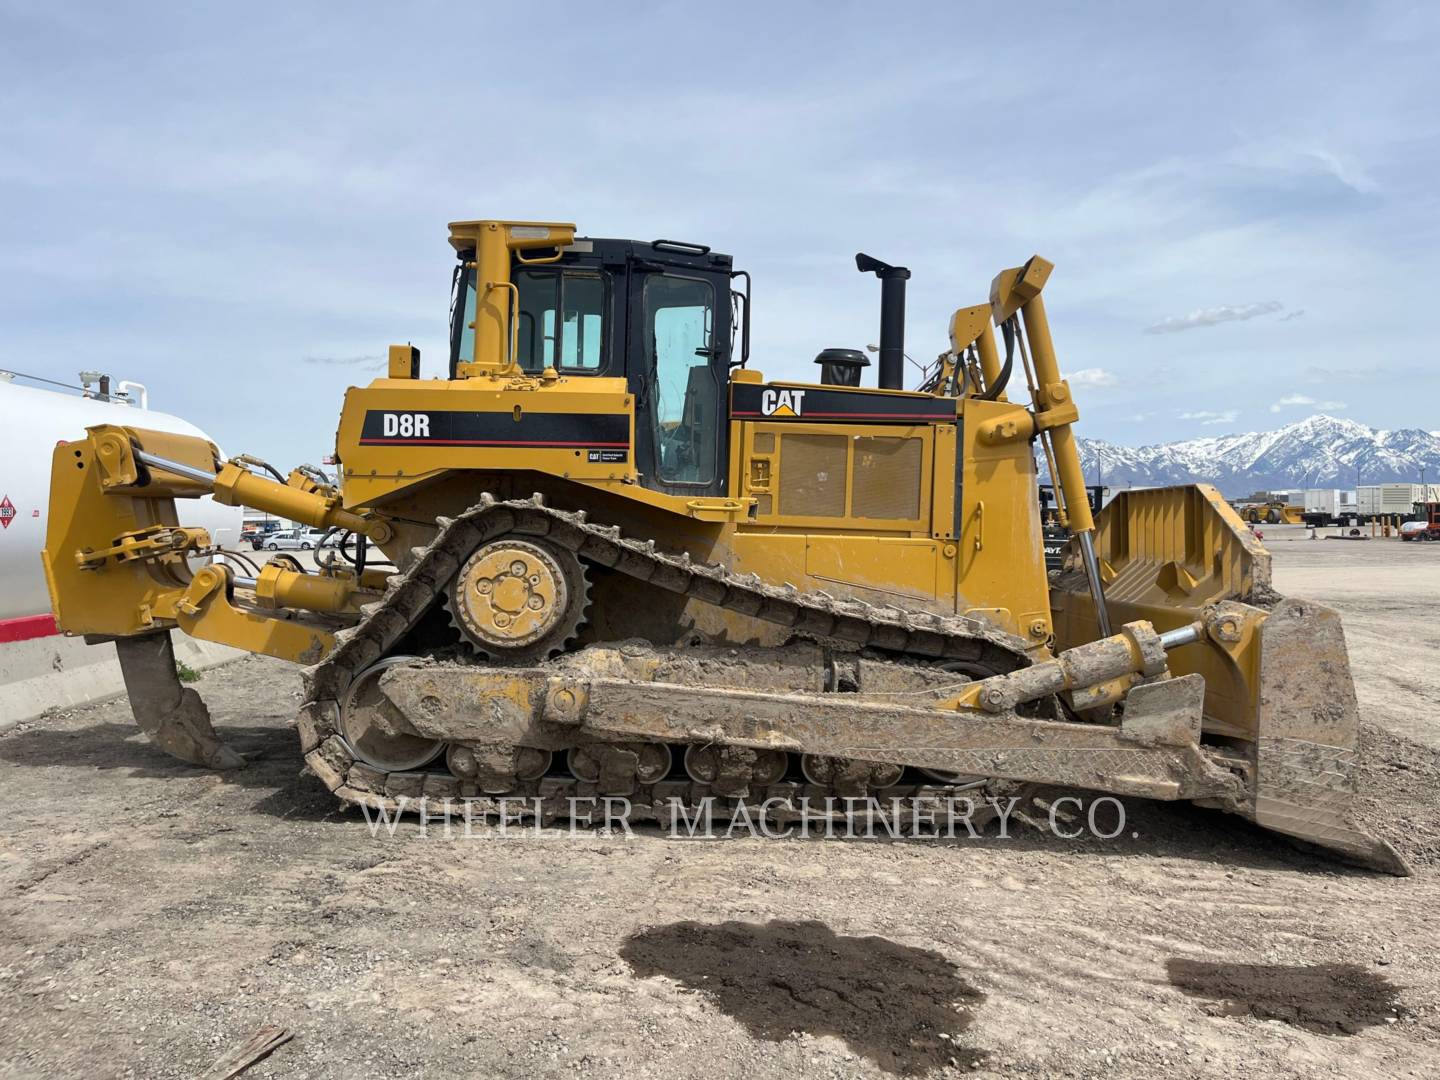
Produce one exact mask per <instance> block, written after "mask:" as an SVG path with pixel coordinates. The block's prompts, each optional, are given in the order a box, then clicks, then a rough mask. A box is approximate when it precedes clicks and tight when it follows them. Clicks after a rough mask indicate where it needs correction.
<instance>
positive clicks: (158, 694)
mask: <svg viewBox="0 0 1440 1080" xmlns="http://www.w3.org/2000/svg"><path fill="white" fill-rule="evenodd" d="M115 652H116V654H117V655H118V656H119V657H120V672H121V674H122V675H123V676H124V678H125V692H126V693H127V694H128V695H129V697H130V711H131V712H132V713H133V714H134V716H135V723H136V724H137V725H138V726H139V728H140V730H141V731H143V732H145V734H146V735H148V736H150V741H151V742H153V743H154V744H155V745H156V746H158V747H160V749H161V750H164V751H165V752H166V753H167V754H169V755H170V756H171V757H174V758H179V759H180V760H181V761H185V762H189V763H190V764H191V765H199V766H201V767H202V768H206V769H219V770H226V769H243V768H244V767H245V765H246V761H245V759H244V758H243V757H242V756H241V755H240V754H238V753H237V752H236V751H235V750H233V749H231V748H230V747H229V746H227V745H225V743H224V742H222V741H221V740H220V737H219V736H218V735H216V734H215V729H214V728H213V727H212V726H211V725H210V710H209V709H208V708H206V706H205V702H204V701H203V700H201V697H200V695H199V694H197V693H196V692H195V691H194V690H193V689H191V688H190V687H188V686H181V685H180V674H179V672H178V671H177V670H176V667H175V646H174V643H173V642H171V640H170V632H169V631H168V630H167V631H164V632H162V633H158V634H144V635H141V636H138V637H122V638H116V639H115Z"/></svg>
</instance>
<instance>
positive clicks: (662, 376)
mask: <svg viewBox="0 0 1440 1080" xmlns="http://www.w3.org/2000/svg"><path fill="white" fill-rule="evenodd" d="M645 320H646V334H645V360H646V367H647V369H648V370H649V372H650V373H651V378H652V379H653V385H654V402H655V405H654V408H653V409H652V410H651V413H652V415H653V417H654V424H655V444H656V446H657V448H658V450H659V453H658V458H659V461H658V465H657V471H658V473H659V477H660V479H661V481H663V482H665V483H669V484H708V483H710V481H712V480H713V479H714V478H715V459H716V450H717V448H718V446H719V438H720V430H719V429H720V423H719V415H718V409H717V403H718V401H719V386H718V383H717V382H716V378H715V371H714V366H713V364H712V361H713V359H714V355H715V350H714V342H713V336H714V329H715V289H714V287H713V286H711V285H710V283H709V282H706V281H699V280H696V279H694V278H683V277H677V276H675V275H671V274H650V275H648V276H647V277H646V279H645Z"/></svg>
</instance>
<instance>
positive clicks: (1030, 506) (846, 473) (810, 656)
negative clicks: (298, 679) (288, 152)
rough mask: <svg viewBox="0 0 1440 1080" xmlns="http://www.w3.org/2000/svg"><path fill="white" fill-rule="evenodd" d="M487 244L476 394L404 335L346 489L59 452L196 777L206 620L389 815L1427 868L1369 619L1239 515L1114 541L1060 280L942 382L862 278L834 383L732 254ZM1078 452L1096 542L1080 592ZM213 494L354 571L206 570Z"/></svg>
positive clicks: (510, 233)
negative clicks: (1297, 583) (809, 822)
mask: <svg viewBox="0 0 1440 1080" xmlns="http://www.w3.org/2000/svg"><path fill="white" fill-rule="evenodd" d="M450 243H451V245H452V246H453V247H454V248H455V250H456V252H457V253H458V256H459V262H458V266H457V267H456V269H455V279H454V290H453V294H452V315H451V331H452V336H451V347H450V357H449V370H448V372H447V376H448V377H446V378H444V379H436V378H432V379H425V380H422V379H421V378H420V377H419V376H420V371H419V356H418V354H417V353H416V351H415V350H413V349H412V348H410V347H409V346H392V347H391V349H390V354H389V372H388V375H387V376H386V377H384V378H379V379H376V380H375V381H374V382H372V383H371V384H370V385H368V386H365V387H352V388H351V389H350V390H349V391H348V392H347V393H346V396H345V402H344V407H343V409H342V411H341V416H340V426H339V430H338V433H337V437H336V460H337V462H339V463H340V468H339V476H338V481H337V482H335V483H333V484H332V483H331V482H330V481H329V480H328V479H327V478H326V476H325V475H324V474H322V473H318V472H317V471H316V470H313V469H309V468H306V467H302V468H300V469H297V470H296V471H294V472H292V473H290V474H289V476H288V478H283V479H282V478H280V476H279V474H278V473H273V470H271V471H272V473H273V475H274V477H275V478H274V479H271V478H270V477H267V476H265V475H262V473H261V471H260V470H259V469H258V468H256V467H255V466H256V464H257V463H256V462H255V461H254V459H250V458H236V459H231V460H229V461H222V460H220V458H219V455H218V454H217V451H216V449H215V447H214V446H212V445H210V444H209V443H206V442H203V441H200V440H197V439H187V438H182V437H179V436H176V435H169V434H164V433H160V432H153V431H144V430H137V429H133V428H127V427H119V426H105V427H95V428H91V429H89V430H88V432H87V433H86V434H85V436H84V437H83V438H78V439H77V441H75V442H71V443H68V444H63V445H61V446H60V447H58V448H57V450H56V452H55V467H54V474H53V475H54V479H53V490H52V494H51V502H52V506H51V516H50V526H49V534H48V537H47V545H46V553H45V561H46V569H47V573H48V576H49V584H50V589H51V595H52V598H53V600H54V606H55V612H56V615H57V618H58V619H59V622H60V624H61V626H62V628H63V629H64V630H65V631H67V632H69V633H71V634H84V635H87V636H88V637H89V638H90V639H91V640H92V641H97V642H99V641H105V642H109V641H113V642H114V643H115V645H116V647H117V649H118V652H119V655H120V660H121V663H122V665H123V666H124V671H125V675H126V679H127V685H128V688H129V691H130V696H131V701H132V705H133V708H134V712H135V717H136V720H137V722H138V723H139V724H140V726H141V727H142V728H143V729H145V730H146V731H147V732H149V733H150V734H151V736H152V738H153V739H154V740H155V741H156V742H157V743H158V744H159V745H160V746H162V747H163V748H164V749H166V750H167V751H169V752H171V753H172V754H175V755H177V756H179V757H181V758H183V759H185V760H187V761H191V762H194V763H196V764H200V765H204V766H209V767H215V768H226V767H237V766H240V765H243V764H244V759H243V757H241V756H240V755H239V754H237V753H236V752H235V751H233V750H232V749H231V748H230V747H228V746H227V745H226V744H224V743H222V742H221V741H220V740H219V739H218V738H217V736H216V734H215V732H214V730H213V729H212V727H211V724H210V720H209V716H208V713H207V711H206V709H205V707H204V705H203V703H202V702H201V701H200V699H199V698H198V696H197V695H196V694H195V692H194V691H193V690H192V689H187V688H182V687H181V686H180V685H179V683H178V682H177V681H176V678H175V673H174V663H173V659H172V655H171V652H170V637H169V635H170V633H171V632H172V631H174V630H176V629H178V630H180V631H182V632H184V633H187V634H191V635H194V636H195V637H198V638H204V639H207V640H211V641H218V642H223V643H226V644H229V645H234V646H239V647H241V648H244V649H248V650H251V651H253V652H257V653H266V654H269V655H272V656H278V657H283V658H285V659H288V660H291V661H294V662H296V663H298V664H302V665H305V671H304V683H305V687H306V693H305V699H306V700H305V704H304V705H303V707H302V708H301V710H300V714H299V718H298V729H299V737H300V740H301V744H302V749H303V752H304V754H305V758H306V761H307V762H308V764H309V767H310V768H311V770H313V772H314V773H315V774H316V775H317V776H318V777H319V778H320V780H322V781H323V782H324V783H325V784H326V785H328V787H329V788H330V789H331V790H333V791H334V792H335V794H337V795H338V796H339V797H340V798H341V799H344V800H348V801H350V802H352V803H360V804H364V805H367V806H373V807H385V808H387V809H397V808H403V805H404V804H405V803H406V802H407V801H413V800H416V799H420V798H428V799H432V800H440V799H447V798H449V799H466V800H480V801H481V803H482V805H494V804H493V803H484V802H483V800H487V799H489V800H494V799H495V798H496V797H502V796H514V797H516V799H517V800H519V799H521V798H523V799H525V800H526V801H525V802H523V803H519V805H520V806H522V807H530V808H532V810H533V812H534V813H535V814H536V815H538V816H539V817H541V818H542V819H544V820H549V819H551V818H553V817H555V816H560V815H568V816H571V817H572V818H573V817H575V816H580V815H581V814H582V812H581V811H579V810H577V809H576V807H577V806H581V805H585V803H584V800H585V799H587V798H588V797H593V796H607V797H616V798H620V797H623V798H625V799H628V800H629V803H630V806H631V807H632V808H633V812H637V813H641V814H653V815H654V816H656V817H658V818H662V819H663V818H666V817H667V816H671V815H673V814H674V813H676V812H684V813H687V814H688V813H690V812H691V811H692V810H693V808H694V807H695V806H696V805H698V804H699V803H700V802H701V801H702V800H704V799H707V798H708V799H720V800H728V801H729V802H728V803H727V805H730V806H735V805H737V804H738V803H739V802H744V803H746V804H747V805H754V806H755V807H756V813H757V815H764V814H772V815H786V814H791V813H793V812H794V811H795V804H796V802H797V801H798V800H800V799H802V798H803V799H805V800H806V804H807V805H809V806H817V805H821V804H822V802H823V800H826V799H829V798H832V797H833V798H834V799H835V800H836V802H833V803H824V805H826V806H827V807H832V808H833V807H835V806H840V807H842V810H839V811H835V812H837V813H840V812H844V810H849V809H851V808H853V807H855V806H856V805H865V806H871V807H873V806H886V807H893V808H896V812H907V813H908V812H909V811H910V810H912V809H916V808H919V807H921V806H926V807H933V806H936V805H943V804H944V802H945V800H946V797H947V796H948V795H951V794H954V793H956V792H958V791H963V790H965V789H967V788H969V787H972V786H974V785H976V784H982V783H997V784H1000V783H1006V782H1015V783H1019V784H1029V783H1040V784H1045V785H1064V786H1071V787H1076V788H1082V789H1090V790H1093V791H1097V792H1107V793H1113V794H1116V795H1121V796H1143V797H1147V798H1152V799H1169V800H1178V799H1185V800H1192V801H1195V802H1198V803H1201V804H1203V805H1205V806H1207V807H1214V808H1218V809H1221V810H1226V811H1229V812H1231V813H1233V814H1237V815H1240V816H1242V817H1245V818H1248V819H1250V820H1251V821H1254V822H1258V823H1259V824H1260V825H1262V826H1265V827H1266V828H1269V829H1273V830H1276V831H1278V832H1280V833H1284V834H1286V835H1288V836H1290V837H1293V838H1296V839H1298V840H1301V841H1305V842H1308V843H1310V844H1312V845H1317V846H1319V847H1321V848H1325V849H1328V850H1329V851H1330V852H1332V853H1334V854H1336V855H1338V856H1340V857H1343V858H1346V859H1349V860H1352V861H1355V862H1358V863H1362V864H1366V865H1369V866H1371V867H1375V868H1380V869H1385V870H1389V871H1393V872H1397V873H1403V872H1404V870H1405V867H1404V864H1403V862H1402V861H1401V860H1400V859H1399V858H1398V857H1397V856H1396V854H1395V853H1394V852H1393V851H1392V850H1391V849H1390V848H1389V847H1388V846H1387V845H1386V844H1385V843H1384V842H1383V841H1380V840H1377V839H1375V838H1372V837H1371V836H1369V835H1367V834H1366V833H1365V832H1364V831H1363V830H1362V829H1360V828H1359V827H1358V826H1356V825H1355V824H1354V823H1353V821H1352V818H1351V809H1352V806H1351V803H1352V801H1353V798H1354V756H1355V744H1356V737H1357V727H1358V719H1357V712H1356V704H1355V694H1354V690H1353V687H1352V685H1351V679H1350V674H1349V668H1348V661H1347V658H1346V654H1345V645H1344V639H1343V637H1342V634H1341V629H1340V624H1339V621H1338V619H1337V617H1336V615H1335V614H1334V612H1332V611H1329V610H1327V609H1325V608H1323V607H1320V606H1319V605H1316V604H1310V603H1306V602H1301V601H1292V600H1284V599H1281V598H1278V597H1276V596H1275V595H1274V594H1273V593H1272V592H1271V591H1270V588H1269V582H1270V574H1269V556H1268V555H1267V553H1266V552H1265V550H1264V549H1263V548H1262V547H1261V546H1260V545H1259V543H1258V542H1257V541H1256V540H1255V538H1254V537H1253V536H1252V535H1251V534H1250V533H1249V532H1248V530H1247V529H1246V528H1245V527H1244V525H1243V524H1242V523H1241V521H1240V519H1239V518H1238V517H1237V516H1236V514H1235V512H1234V511H1233V510H1231V509H1230V508H1229V507H1228V506H1227V505H1226V504H1225V502H1224V501H1223V500H1222V499H1221V498H1220V497H1219V496H1218V495H1217V493H1216V492H1215V491H1213V490H1212V489H1210V488H1208V487H1204V486H1197V487H1183V488H1170V489H1165V490H1156V491H1145V492H1131V493H1125V494H1123V495H1122V496H1121V497H1120V498H1118V499H1117V500H1115V501H1114V502H1113V503H1111V504H1110V506H1108V507H1107V508H1106V509H1105V510H1104V511H1103V512H1102V513H1101V514H1100V515H1099V516H1098V520H1097V519H1095V518H1093V517H1092V513H1091V509H1090V507H1089V505H1088V504H1087V502H1086V497H1085V487H1084V478H1083V475H1082V473H1081V469H1080V463H1079V459H1078V456H1077V453H1076V447H1075V437H1074V435H1073V432H1072V426H1073V425H1074V423H1075V421H1076V420H1077V418H1078V412H1077V410H1076V406H1075V402H1074V401H1073V399H1072V397H1071V392H1070V388H1069V386H1068V385H1067V384H1066V382H1065V380H1064V379H1063V378H1062V376H1061V373H1060V370H1059V368H1058V365H1057V361H1056V356H1055V351H1054V348H1053V346H1052V343H1051V337H1050V330H1049V327H1048V325H1047V322H1046V316H1045V309H1044V305H1043V303H1042V299H1041V289H1042V287H1043V286H1044V285H1045V282H1046V279H1047V277H1048V276H1049V273H1050V270H1051V266H1050V264H1049V263H1047V262H1045V261H1044V260H1043V259H1041V258H1039V257H1035V258H1032V259H1030V260H1029V261H1028V262H1026V263H1025V264H1024V265H1023V266H1020V267H1016V268H1014V269H1009V270H1005V271H1003V272H1001V273H1000V274H999V276H997V277H996V278H995V281H994V283H993V285H992V286H991V292H990V298H989V302H988V303H985V304H980V305H976V306H972V307H966V308H962V309H960V310H958V311H957V312H956V313H955V315H954V317H953V319H952V322H951V326H950V346H949V348H948V349H947V350H946V351H945V352H944V353H943V354H942V355H941V356H940V358H939V361H938V364H937V365H936V368H935V371H934V373H933V374H930V375H928V377H926V378H924V379H923V380H922V383H921V385H920V386H919V387H918V388H917V389H915V390H911V391H907V390H905V389H904V388H903V387H902V381H903V374H904V372H903V367H904V362H905V354H904V342H903V320H904V302H905V294H904V290H905V283H906V279H907V278H908V277H909V276H910V275H909V271H908V270H906V269H905V268H903V267H897V266H890V265H888V264H886V263H883V262H880V261H879V260H877V259H874V258H871V257H869V256H865V255H861V256H857V258H856V263H857V268H858V269H859V270H861V271H862V272H865V273H873V274H875V275H876V276H877V277H878V278H879V279H880V282H881V320H880V322H881V325H880V341H881V344H880V347H879V365H878V366H879V372H878V374H879V379H878V386H862V385H861V383H862V376H863V373H864V369H865V368H866V367H867V366H868V360H867V358H866V356H865V354H864V353H863V352H858V351H855V350H849V349H826V350H825V351H823V352H821V353H820V354H819V356H818V358H817V362H818V363H819V364H820V369H821V378H820V380H819V382H818V383H813V384H811V383H800V382H779V381H767V380H766V379H765V377H764V376H763V375H761V373H760V372H758V371H756V370H755V369H754V368H751V367H750V366H749V365H748V361H749V351H750V350H749V312H750V296H749V293H750V288H749V277H748V275H746V274H745V273H744V272H743V271H737V270H735V269H733V267H732V264H731V260H730V258H729V257H728V256H725V255H720V254H717V253H715V252H713V251H711V250H710V249H709V248H707V247H703V246H699V245H693V244H682V243H677V242H672V241H663V240H660V241H655V242H653V243H641V242H631V241H620V240H603V239H583V238H577V237H576V236H575V229H574V226H572V225H566V224H555V223H540V222H507V221H466V222H457V223H455V224H453V225H451V226H450ZM742 283H743V286H744V287H743V288H741V287H740V286H741V285H742ZM995 328H998V329H999V330H1000V337H1001V339H1002V340H1003V356H1002V349H1001V348H1000V347H998V346H997V339H996V334H995ZM1017 354H1018V357H1019V362H1018V363H1017V362H1016V356H1017ZM76 434H77V436H79V435H80V433H79V432H77V433H76ZM1037 448H1038V449H1037ZM1041 452H1043V454H1044V455H1045V456H1046V458H1047V459H1048V461H1049V465H1050V472H1051V475H1052V476H1054V477H1055V478H1056V481H1055V482H1056V487H1057V489H1058V492H1059V499H1060V504H1061V507H1062V508H1063V510H1064V511H1065V515H1066V516H1065V521H1064V523H1065V524H1066V525H1068V527H1069V528H1070V529H1071V531H1072V532H1073V534H1074V539H1073V540H1072V541H1071V551H1070V555H1071V558H1070V563H1071V566H1072V569H1070V570H1068V571H1066V572H1062V573H1059V574H1057V575H1056V576H1055V577H1054V578H1053V579H1052V578H1050V577H1049V576H1048V575H1047V573H1046V570H1045V566H1044V561H1043V553H1042V540H1041V525H1040V514H1039V505H1038V500H1037V465H1036V455H1037V453H1041ZM205 493H209V494H212V495H213V496H214V498H216V499H218V500H219V501H221V502H222V503H228V504H243V505H245V506H249V507H254V508H257V509H262V510H265V511H267V512H269V513H271V514H274V515H277V516H280V517H283V518H289V519H291V520H294V521H295V522H298V523H303V524H306V525H311V526H315V527H317V528H322V529H326V530H330V531H331V533H332V534H333V535H334V536H335V537H336V538H337V542H338V548H337V551H338V553H339V554H336V552H330V553H329V557H328V559H326V560H322V563H321V565H320V566H319V568H318V569H313V570H311V569H307V568H306V567H305V566H302V565H301V563H300V562H298V561H297V560H294V559H291V558H288V557H277V558H272V559H271V560H270V561H269V563H267V564H266V565H265V566H264V567H263V568H260V569H257V568H252V569H251V570H250V572H249V573H244V572H240V571H237V569H236V567H235V565H233V564H232V563H231V562H228V561H221V560H212V561H211V562H209V563H208V564H206V563H205V562H203V557H204V556H206V555H211V554H214V553H215V552H214V549H213V547H212V544H211V540H210V538H209V537H207V536H206V535H205V534H204V532H203V531H202V530H198V529H194V528H187V527H184V526H181V525H179V524H177V520H178V519H177V516H176V502H175V500H177V499H184V498H191V497H195V496H199V495H201V494H205ZM332 546H334V545H332ZM342 555H343V558H342V557H341V556H342ZM871 796H874V797H875V799H874V800H871V798H870V797H871ZM844 800H849V801H848V802H847V801H844ZM671 820H673V817H671ZM790 820H793V818H791V819H790Z"/></svg>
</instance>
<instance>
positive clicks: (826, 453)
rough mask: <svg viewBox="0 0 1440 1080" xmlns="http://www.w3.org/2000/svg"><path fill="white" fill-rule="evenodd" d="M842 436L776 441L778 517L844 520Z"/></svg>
mask: <svg viewBox="0 0 1440 1080" xmlns="http://www.w3.org/2000/svg"><path fill="white" fill-rule="evenodd" d="M848 449H849V448H848V446H847V445H846V438H845V436H844V435H791V434H788V433H787V434H786V435H784V436H783V437H782V438H781V440H780V513H782V514H785V515H788V516H792V517H844V516H845V484H846V479H847V478H846V467H845V456H846V452H847V450H848Z"/></svg>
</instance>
